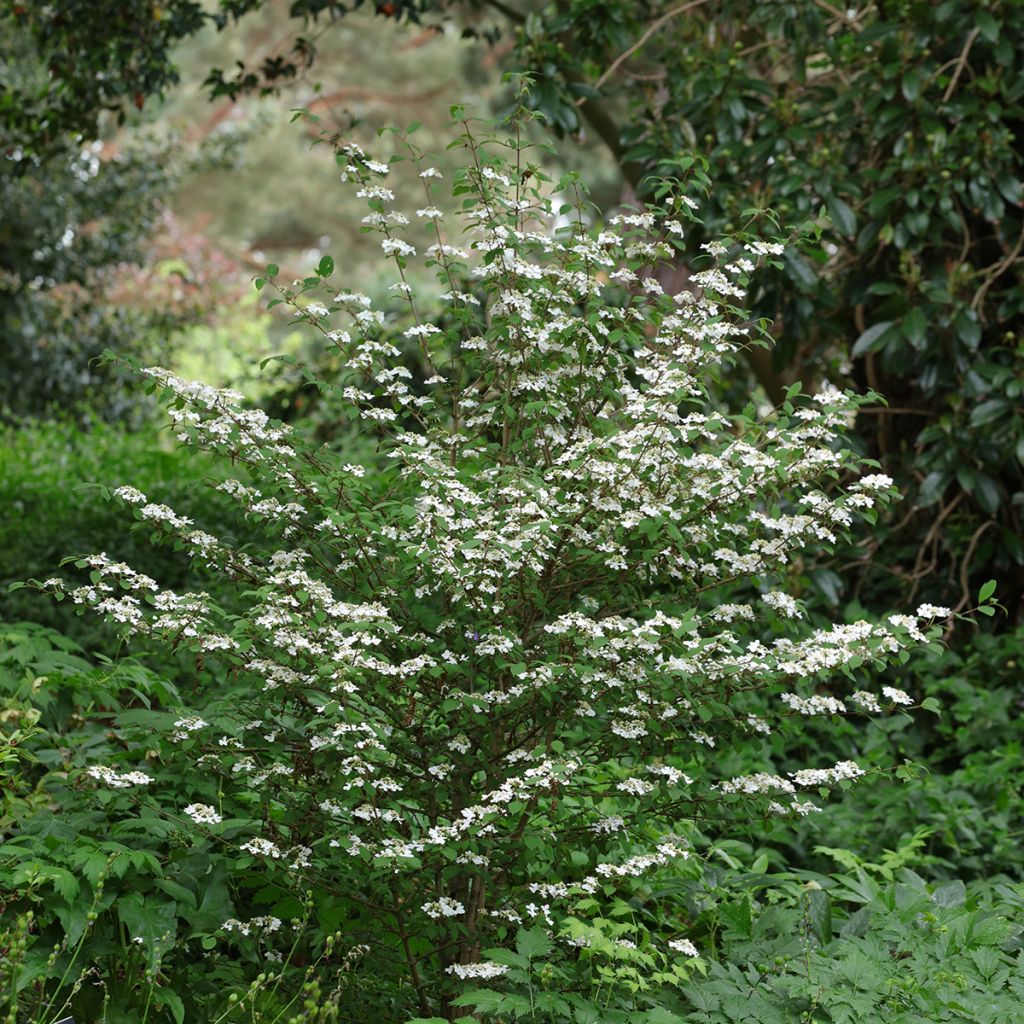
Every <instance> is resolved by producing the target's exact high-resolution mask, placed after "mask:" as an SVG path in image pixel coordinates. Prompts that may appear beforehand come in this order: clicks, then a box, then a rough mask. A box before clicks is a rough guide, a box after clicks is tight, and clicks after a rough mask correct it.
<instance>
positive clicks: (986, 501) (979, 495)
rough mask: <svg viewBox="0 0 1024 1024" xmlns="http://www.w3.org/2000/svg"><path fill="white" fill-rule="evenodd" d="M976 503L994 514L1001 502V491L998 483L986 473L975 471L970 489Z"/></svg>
mask: <svg viewBox="0 0 1024 1024" xmlns="http://www.w3.org/2000/svg"><path fill="white" fill-rule="evenodd" d="M972 493H973V494H974V497H975V498H976V499H977V502H978V504H979V505H980V506H981V507H982V508H983V509H984V510H985V511H986V512H987V513H988V514H989V515H990V516H994V515H995V514H996V513H997V512H998V511H999V506H1000V505H1001V504H1002V503H1003V492H1002V489H1001V488H1000V486H999V484H998V483H996V481H995V480H993V479H992V477H990V476H989V475H988V474H987V473H976V474H975V476H974V487H973V490H972Z"/></svg>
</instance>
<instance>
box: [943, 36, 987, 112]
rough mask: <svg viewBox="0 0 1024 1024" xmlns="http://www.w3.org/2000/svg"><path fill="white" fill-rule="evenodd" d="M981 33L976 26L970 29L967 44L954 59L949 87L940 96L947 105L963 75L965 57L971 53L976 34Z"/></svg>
mask: <svg viewBox="0 0 1024 1024" xmlns="http://www.w3.org/2000/svg"><path fill="white" fill-rule="evenodd" d="M980 31H981V29H980V28H978V26H977V25H975V26H974V28H972V29H971V31H970V33H969V34H968V36H967V42H965V43H964V48H963V49H962V50H961V51H960V56H959V57H957V59H956V71H954V72H953V77H952V78H951V79H950V80H949V85H947V86H946V91H945V92H944V93H943V94H942V102H943V103H948V102H949V100H950V97H951V96H952V95H953V92H954V90H955V89H956V83H957V82H959V81H960V76H961V75H962V74H963V70H964V68H965V67H966V66H967V56H968V54H969V53H970V52H971V47H972V46H973V45H974V40H975V39H977V38H978V33H979V32H980Z"/></svg>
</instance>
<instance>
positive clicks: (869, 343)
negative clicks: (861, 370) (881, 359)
mask: <svg viewBox="0 0 1024 1024" xmlns="http://www.w3.org/2000/svg"><path fill="white" fill-rule="evenodd" d="M892 327H893V322H892V321H891V320H879V321H878V323H877V324H872V325H871V326H870V327H869V328H868V329H867V330H866V331H865V332H864V333H863V334H862V335H861V336H860V337H859V338H858V339H857V340H856V341H855V342H854V343H853V349H852V350H851V353H850V354H851V355H853V356H854V357H856V356H863V355H867V353H868V352H874V351H876V350H877V349H880V348H881V347H882V345H883V344H884V342H885V336H886V335H887V334H888V333H889V331H890V330H892Z"/></svg>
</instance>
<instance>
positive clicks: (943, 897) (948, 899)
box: [932, 878, 967, 907]
mask: <svg viewBox="0 0 1024 1024" xmlns="http://www.w3.org/2000/svg"><path fill="white" fill-rule="evenodd" d="M966 901H967V888H966V886H965V885H964V883H963V882H961V881H960V879H959V878H953V879H950V881H948V882H943V883H942V885H940V886H937V887H936V889H935V891H934V892H933V893H932V902H933V903H935V905H936V906H939V907H962V906H963V905H964V903H965V902H966Z"/></svg>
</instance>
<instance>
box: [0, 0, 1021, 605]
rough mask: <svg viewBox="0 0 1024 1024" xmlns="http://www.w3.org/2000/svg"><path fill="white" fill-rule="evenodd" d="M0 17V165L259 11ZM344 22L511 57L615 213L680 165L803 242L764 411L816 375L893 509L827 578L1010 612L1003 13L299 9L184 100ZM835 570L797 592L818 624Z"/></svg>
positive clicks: (1012, 38) (1013, 433) (764, 306)
mask: <svg viewBox="0 0 1024 1024" xmlns="http://www.w3.org/2000/svg"><path fill="white" fill-rule="evenodd" d="M5 6H6V8H7V10H8V12H9V13H10V15H11V16H12V17H13V18H14V19H15V21H16V22H17V23H18V24H19V25H20V26H21V27H22V28H23V29H24V31H26V32H28V33H29V34H30V35H31V38H32V39H33V40H34V42H35V45H36V47H37V49H38V52H39V55H40V59H41V60H42V62H43V63H44V65H45V66H46V67H47V68H48V70H49V74H48V75H47V76H46V78H45V80H44V81H42V82H41V83H40V81H38V80H37V81H36V82H35V83H33V84H31V85H25V86H20V87H15V88H11V87H8V92H7V94H6V96H5V98H4V100H3V105H2V108H0V110H2V115H3V119H4V120H3V124H4V130H5V131H6V133H7V137H8V142H7V145H8V146H10V145H17V146H20V147H21V149H22V150H23V151H24V152H31V151H33V150H43V149H45V148H46V147H52V146H54V145H57V144H58V142H59V140H60V139H62V138H66V136H67V133H68V132H78V133H85V135H87V136H88V134H89V133H90V132H95V130H96V125H97V117H98V114H99V112H100V111H101V110H104V109H107V110H111V111H114V112H116V113H118V114H123V112H124V111H125V110H126V109H128V110H130V109H131V107H132V106H133V105H134V106H141V105H142V104H144V103H145V102H146V99H147V97H149V96H151V95H158V94H160V93H161V92H163V91H164V90H165V89H167V88H168V87H169V86H171V85H173V84H174V83H175V82H176V81H177V78H178V72H177V70H176V68H175V66H174V63H173V47H174V45H175V43H177V42H178V41H180V40H181V39H183V38H186V37H188V36H190V35H192V34H194V33H196V32H197V31H199V30H200V29H201V28H203V27H204V26H205V25H209V24H211V23H212V24H213V25H215V26H216V27H217V28H218V29H224V30H227V31H230V29H231V26H232V25H233V24H234V23H235V22H236V21H237V20H238V19H239V18H242V17H244V16H245V15H246V14H248V13H250V12H251V11H254V10H256V9H257V8H262V7H269V6H272V5H270V4H268V3H266V0H222V2H221V3H220V4H219V6H218V7H217V8H215V9H207V8H203V7H202V6H201V5H200V4H198V3H196V2H193V0H170V2H167V3H163V4H155V3H138V4H120V3H113V2H107V0H100V2H86V0H59V2H55V3H51V4H47V5H45V6H42V5H30V4H24V3H13V2H11V0H6V3H5ZM356 9H363V10H371V11H374V12H376V13H377V14H378V15H380V16H381V17H383V18H388V19H394V20H396V21H404V20H413V21H420V22H422V23H424V24H425V25H427V26H429V25H435V26H441V25H442V24H444V23H446V22H448V21H452V20H456V21H457V23H458V25H459V26H460V27H461V29H462V30H463V31H464V32H466V33H467V34H471V35H475V36H477V37H479V38H480V41H481V45H482V46H487V45H489V44H490V43H493V42H494V41H496V40H498V39H501V40H504V41H506V43H505V45H506V47H507V41H508V40H514V43H515V46H514V49H513V50H512V51H511V53H510V56H509V57H508V58H507V59H506V65H507V66H509V67H513V68H517V69H520V70H527V71H530V72H531V73H532V74H533V75H534V76H535V79H536V84H535V91H534V98H535V102H536V103H537V105H538V106H540V107H541V108H542V109H544V110H545V112H546V113H547V114H548V115H549V117H550V118H551V121H552V123H553V124H554V126H555V127H556V128H557V129H558V130H559V131H560V132H562V133H563V134H565V135H569V136H572V135H575V134H577V133H580V132H593V133H596V134H597V135H599V136H600V138H601V139H602V140H603V141H604V142H606V143H607V144H608V146H609V148H610V149H611V151H612V152H613V154H614V155H615V157H616V159H617V161H618V162H619V164H620V166H621V168H622V171H623V175H624V178H625V179H626V181H627V182H628V183H629V184H630V185H631V186H632V188H633V189H635V190H636V191H638V192H639V193H640V194H641V195H642V194H643V193H644V180H645V176H646V175H648V174H652V173H653V174H673V173H676V172H677V171H678V169H679V167H680V161H681V160H682V159H684V158H686V157H692V155H693V154H697V155H700V156H703V157H705V158H706V159H707V160H708V163H709V165H710V173H711V177H712V178H713V180H714V181H715V189H714V191H713V194H712V195H711V196H710V197H709V199H708V202H707V204H706V207H705V210H704V215H705V220H706V223H707V227H708V232H709V234H711V233H716V232H719V231H722V230H726V231H727V230H729V228H730V227H731V226H736V225H739V224H740V223H743V222H744V221H746V220H748V219H750V217H751V216H754V217H755V219H756V213H755V214H751V213H750V212H749V211H746V210H745V209H744V207H746V206H748V205H749V199H750V195H751V193H753V195H754V196H755V198H756V203H757V205H758V206H759V207H761V208H763V209H767V208H771V209H773V210H775V211H776V212H777V213H778V214H779V216H780V217H781V219H782V221H783V222H784V223H786V224H789V225H795V226H804V227H805V228H806V227H808V226H809V225H813V226H814V228H815V230H820V237H819V238H818V239H817V241H810V242H807V243H805V244H804V245H803V246H802V249H801V250H799V251H796V250H794V251H793V252H792V253H791V254H790V255H789V257H788V259H787V265H786V274H785V275H780V276H778V277H777V278H776V279H775V280H769V281H766V282H765V283H764V285H763V288H764V290H763V292H762V293H761V294H760V295H758V296H757V303H758V311H759V312H761V313H763V314H765V315H768V316H771V317H773V318H774V319H775V321H776V323H777V325H778V338H779V344H778V347H777V348H776V350H775V353H774V357H773V359H772V360H770V361H769V360H768V359H767V358H765V357H760V358H755V359H754V360H753V365H754V369H755V371H756V373H757V377H758V379H759V381H760V383H761V385H762V386H763V387H764V389H765V391H766V393H767V394H768V395H769V397H770V398H772V399H777V398H778V397H779V395H780V394H781V393H782V391H783V389H784V387H785V386H786V384H787V383H789V382H790V381H793V380H796V379H804V380H813V379H815V378H818V379H820V378H822V377H825V376H828V377H829V378H830V379H833V380H836V381H841V380H844V379H849V380H851V381H852V382H853V383H855V384H856V386H858V387H860V388H864V387H873V388H875V389H877V390H878V391H879V392H880V393H881V394H883V395H884V396H885V397H886V399H887V400H888V407H887V408H878V409H875V410H872V411H871V412H870V413H868V414H866V415H864V416H862V418H861V421H860V422H859V424H858V428H859V433H860V437H861V438H862V441H863V444H864V447H865V450H866V451H867V452H868V453H869V454H871V455H872V456H874V457H876V458H878V459H879V460H880V461H882V462H884V464H885V466H886V468H887V469H888V470H889V471H890V472H893V473H894V474H895V475H897V476H898V477H899V483H900V485H901V486H902V487H903V488H904V489H905V490H907V491H908V493H909V500H908V502H905V503H904V505H903V507H902V509H901V511H900V512H898V513H897V515H896V518H894V519H892V520H890V521H889V522H888V523H886V524H884V526H883V527H882V528H881V529H880V530H879V531H878V532H877V534H876V536H875V537H874V538H873V540H872V544H873V545H875V546H876V547H877V546H884V552H885V553H884V557H874V556H873V552H872V551H868V552H867V553H866V557H858V558H854V557H853V556H851V561H858V560H859V568H860V570H861V571H860V573H859V574H854V575H852V576H851V575H850V572H849V570H850V569H851V568H853V567H854V566H851V565H847V566H846V567H845V568H846V570H847V571H846V573H845V574H844V578H845V579H846V580H847V581H848V583H849V581H852V584H851V585H852V587H853V593H854V596H864V595H865V594H870V595H871V598H872V600H879V601H885V602H891V601H893V600H895V599H896V592H897V591H898V592H900V593H902V594H903V595H904V596H908V595H910V596H917V597H925V596H927V597H930V598H933V599H943V600H947V601H952V602H953V603H956V602H957V601H959V600H961V599H966V595H967V594H968V593H969V591H970V590H971V588H972V587H974V586H976V584H977V583H978V582H979V580H981V579H983V578H986V577H987V576H990V575H999V576H1001V577H1003V578H1004V579H1006V580H1007V586H1006V587H1005V588H1003V589H1001V593H1003V594H1004V600H1007V601H1008V602H1013V603H1019V597H1020V593H1019V589H1020V588H1019V586H1017V585H1015V584H1012V583H1011V581H1012V580H1013V579H1014V578H1019V577H1020V573H1019V571H1017V570H1019V567H1020V566H1021V565H1022V564H1024V544H1022V541H1021V533H1022V531H1021V506H1022V503H1024V490H1022V487H1024V475H1022V466H1024V398H1022V394H1021V392H1022V388H1024V340H1022V337H1021V310H1022V304H1024V290H1022V288H1021V284H1022V280H1021V276H1022V265H1024V262H1022V249H1024V218H1022V212H1021V199H1022V189H1021V178H1022V159H1021V156H1022V154H1021V146H1022V143H1021V140H1020V137H1019V136H1020V131H1021V128H1022V123H1024V113H1022V106H1021V103H1022V99H1024V54H1022V52H1021V50H1020V47H1019V46H1017V45H1015V43H1016V41H1018V40H1020V39H1021V38H1024V5H1021V4H1019V3H1016V2H1009V0H1002V2H998V0H993V2H989V3H984V4H980V3H977V2H971V0H945V2H942V3H932V2H923V0H908V2H902V3H874V4H864V5H859V6H856V7H855V6H853V5H848V6H845V7H844V6H842V5H836V4H832V3H829V2H827V0H800V2H782V0H768V2H750V0H718V2H715V0H690V2H688V3H681V4H665V3H655V2H638V0H605V2H594V0H559V2H555V3H550V4H540V3H531V2H526V0H519V2H516V0H479V2H463V3H458V2H442V0H435V2H431V0H411V2H409V0H388V2H376V3H361V2H360V0H353V2H350V3H335V2H331V0H308V2H295V3H291V4H287V5H286V4H282V5H281V6H280V11H281V18H282V21H283V22H286V23H287V24H288V25H290V26H291V27H292V28H293V29H294V43H293V45H292V47H291V49H290V51H288V52H287V53H285V54H283V55H282V54H281V53H280V52H278V53H277V54H276V55H272V56H268V57H265V58H263V57H262V55H258V54H257V55H255V56H254V60H253V62H252V63H251V64H250V65H242V66H239V67H236V68H232V69H222V68H212V69H210V70H209V72H208V74H207V75H206V82H205V84H206V86H207V88H208V90H209V92H210V93H211V95H215V96H216V95H221V96H223V95H227V96H229V97H236V96H238V95H241V94H242V93H244V92H247V91H253V90H256V91H266V90H269V89H274V88H276V87H279V86H280V85H282V84H283V83H285V82H287V81H288V80H290V79H291V78H292V77H294V76H295V75H296V74H298V73H299V72H300V71H301V70H303V69H305V68H308V67H309V66H310V65H311V64H312V63H313V61H314V60H315V56H316V53H317V49H318V47H319V48H320V49H323V48H326V47H329V46H330V34H329V29H330V26H331V25H332V24H334V23H335V22H337V20H338V19H340V18H342V17H343V16H345V15H346V14H349V13H351V12H352V11H353V10H356ZM101 72H102V73H101ZM12 140H16V141H12ZM804 235H805V237H809V238H812V239H813V238H814V234H813V233H808V232H806V231H805V232H804ZM696 241H697V240H695V242H696ZM838 567H839V565H838V563H837V565H835V566H832V567H821V568H820V570H819V572H818V573H817V575H816V577H815V580H816V583H817V584H818V586H819V587H820V588H821V589H822V591H823V593H824V595H825V597H826V598H827V599H828V600H829V601H833V602H834V601H836V600H838V598H839V588H840V586H841V585H842V584H841V583H840V576H839V574H837V573H836V572H834V571H833V570H834V569H835V568H838ZM847 596H850V594H849V593H848V594H847Z"/></svg>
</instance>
